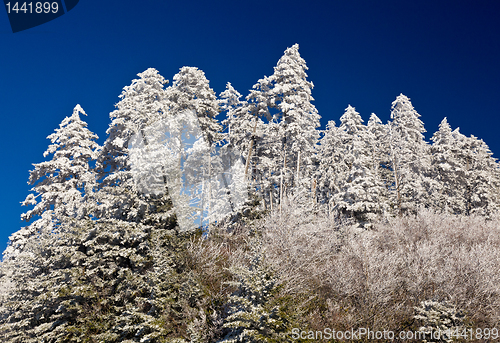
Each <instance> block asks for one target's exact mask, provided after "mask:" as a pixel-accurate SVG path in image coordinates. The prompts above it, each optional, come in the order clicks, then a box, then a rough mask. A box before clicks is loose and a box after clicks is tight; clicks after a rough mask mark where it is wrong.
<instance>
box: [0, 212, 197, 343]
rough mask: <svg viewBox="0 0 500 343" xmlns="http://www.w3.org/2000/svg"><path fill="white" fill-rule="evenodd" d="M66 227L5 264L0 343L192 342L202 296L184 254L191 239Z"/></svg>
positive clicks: (169, 233) (147, 229) (142, 229)
mask: <svg viewBox="0 0 500 343" xmlns="http://www.w3.org/2000/svg"><path fill="white" fill-rule="evenodd" d="M171 224H173V225H175V223H171ZM61 225H62V226H63V228H64V230H62V231H63V233H42V234H40V235H39V236H38V237H36V239H33V240H30V242H29V243H28V246H27V249H25V250H24V251H23V252H22V253H21V254H20V255H19V256H18V258H16V259H15V260H7V261H4V262H2V263H1V265H0V268H1V272H0V278H1V279H0V284H4V283H5V282H4V281H6V282H8V283H10V285H11V286H10V288H9V289H8V291H7V294H6V296H4V298H5V302H3V303H2V304H1V307H0V308H1V311H0V336H1V337H2V342H6V343H7V342H8V343H11V342H12V343H13V342H33V343H35V342H43V341H46V342H79V341H85V340H88V341H96V342H104V341H105V342H152V343H153V342H164V341H165V339H167V338H172V339H181V338H186V336H187V333H186V328H185V325H184V324H185V323H189V322H190V321H192V320H194V317H195V314H196V313H198V312H199V309H198V308H197V304H198V302H199V301H200V296H201V290H200V289H199V287H198V285H197V282H196V280H195V278H193V276H192V275H191V274H190V273H189V272H188V271H189V268H188V267H187V265H186V263H187V260H186V253H185V250H183V248H182V247H183V246H185V244H186V242H187V240H189V237H190V234H188V233H186V234H180V233H178V232H177V231H176V230H175V229H174V228H173V225H171V226H170V227H168V228H165V227H164V226H160V225H158V226H147V225H143V224H141V223H130V222H125V221H122V220H116V219H99V220H88V219H82V220H68V221H66V222H64V223H62V224H61Z"/></svg>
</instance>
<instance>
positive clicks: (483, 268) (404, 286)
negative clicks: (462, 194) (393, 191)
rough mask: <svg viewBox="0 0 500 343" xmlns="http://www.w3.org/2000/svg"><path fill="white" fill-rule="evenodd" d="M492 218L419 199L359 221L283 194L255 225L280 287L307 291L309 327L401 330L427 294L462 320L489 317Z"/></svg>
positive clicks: (499, 306) (494, 270)
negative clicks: (428, 205)
mask: <svg viewBox="0 0 500 343" xmlns="http://www.w3.org/2000/svg"><path fill="white" fill-rule="evenodd" d="M499 224H500V220H499V219H493V220H486V219H485V218H482V217H475V216H471V217H465V216H452V215H447V214H437V213H434V212H432V211H429V210H425V209H422V210H420V211H419V212H418V214H417V215H416V216H406V217H401V218H393V219H390V220H388V221H386V222H385V223H378V224H375V225H374V228H373V229H372V230H362V229H358V228H356V227H354V226H352V225H349V223H345V222H341V221H339V220H338V219H336V217H335V216H334V215H333V214H331V213H330V214H329V213H320V214H313V213H310V214H304V213H303V212H302V211H300V210H298V209H297V208H296V207H295V206H294V205H293V204H292V203H288V204H286V205H284V206H283V208H282V211H281V214H280V213H279V211H277V212H275V213H272V214H271V215H270V216H268V217H267V218H265V219H263V220H262V221H261V222H260V227H261V228H262V240H263V243H264V248H265V250H266V254H267V258H268V263H270V264H271V265H272V266H273V268H274V269H275V270H276V272H277V274H278V275H279V280H280V282H281V283H282V285H283V289H282V294H283V295H286V294H293V295H295V296H296V299H306V300H308V301H309V306H310V307H309V310H308V311H309V312H308V316H309V317H308V319H307V320H308V321H309V325H310V326H311V327H317V328H322V327H326V325H330V326H329V327H331V328H338V329H340V328H347V329H350V328H356V327H370V328H373V329H391V330H406V329H409V328H412V329H418V323H416V322H415V319H414V315H415V312H414V308H415V306H418V305H419V304H420V303H421V302H422V301H424V300H428V299H435V300H437V301H447V302H449V303H452V304H453V305H454V306H456V308H457V309H460V310H461V311H463V313H465V315H466V320H467V322H468V323H469V325H471V326H474V327H494V326H495V324H498V322H499V320H500V317H499V315H500V225H499ZM311 305H314V306H316V308H314V307H313V306H311ZM298 306H307V304H305V303H304V302H302V303H300V304H298Z"/></svg>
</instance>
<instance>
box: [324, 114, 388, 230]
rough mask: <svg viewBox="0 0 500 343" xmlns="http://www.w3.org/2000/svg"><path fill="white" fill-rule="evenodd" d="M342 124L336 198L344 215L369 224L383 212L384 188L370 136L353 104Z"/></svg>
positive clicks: (343, 117)
mask: <svg viewBox="0 0 500 343" xmlns="http://www.w3.org/2000/svg"><path fill="white" fill-rule="evenodd" d="M340 121H341V124H340V127H339V139H340V141H341V159H340V161H339V162H340V163H339V165H338V168H337V173H338V174H339V176H337V177H338V179H339V184H338V186H337V187H338V190H339V191H338V193H336V194H335V195H334V196H333V199H334V201H335V204H336V205H337V206H338V208H339V210H340V211H341V212H344V213H348V214H350V215H352V216H354V217H355V218H356V219H357V220H358V221H359V222H361V223H362V224H365V223H367V222H368V221H369V220H373V219H374V218H375V216H376V215H377V214H380V213H381V212H382V204H383V199H382V196H383V193H384V191H383V189H384V187H383V184H382V180H381V179H380V177H379V175H378V174H377V170H376V169H374V165H373V161H372V159H371V158H372V150H371V148H370V143H371V140H370V135H369V132H368V130H367V128H366V126H364V125H363V120H362V119H361V116H360V115H359V113H358V112H356V110H355V109H354V107H352V106H350V105H349V106H348V107H347V108H346V111H345V113H344V115H343V116H342V117H341V118H340Z"/></svg>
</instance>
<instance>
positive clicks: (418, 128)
mask: <svg viewBox="0 0 500 343" xmlns="http://www.w3.org/2000/svg"><path fill="white" fill-rule="evenodd" d="M419 117H420V114H418V113H417V111H415V109H414V108H413V105H412V104H411V102H410V99H409V98H408V97H406V96H405V95H403V94H400V95H399V96H398V97H397V98H396V100H395V101H394V102H393V103H392V110H391V119H392V121H391V122H390V123H389V127H388V129H389V130H388V131H389V135H388V136H389V137H388V145H389V151H390V167H391V171H392V172H393V179H392V185H393V191H392V192H391V193H392V204H393V207H394V210H395V212H396V213H398V214H401V213H403V212H405V211H408V210H414V209H415V208H416V206H417V205H419V204H426V203H427V202H428V198H429V191H430V189H431V184H432V180H431V178H430V177H429V173H430V155H429V153H428V146H427V143H426V142H425V140H424V135H423V134H424V132H426V131H425V129H424V124H423V122H422V121H421V120H420V119H419Z"/></svg>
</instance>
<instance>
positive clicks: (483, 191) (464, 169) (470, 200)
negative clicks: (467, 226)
mask: <svg viewBox="0 0 500 343" xmlns="http://www.w3.org/2000/svg"><path fill="white" fill-rule="evenodd" d="M452 134H453V136H454V138H455V144H456V149H455V153H456V158H457V159H458V160H459V161H460V162H461V171H459V172H458V174H459V177H460V180H459V182H457V183H456V184H455V187H456V189H457V190H459V192H460V193H457V199H460V200H461V204H457V205H458V206H459V208H460V210H459V212H460V213H463V214H466V215H469V214H472V213H477V214H481V215H491V214H492V213H494V212H497V211H498V210H499V209H500V198H499V194H498V189H499V187H500V170H499V166H498V163H497V161H496V159H495V158H494V157H493V156H492V155H493V153H492V152H491V151H490V148H489V147H488V145H487V144H486V143H485V142H484V141H483V140H482V139H478V138H477V137H475V136H474V135H471V136H470V137H466V136H465V135H463V134H461V133H460V131H459V129H458V128H457V129H456V130H454V131H453V133H452ZM457 181H458V180H457Z"/></svg>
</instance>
